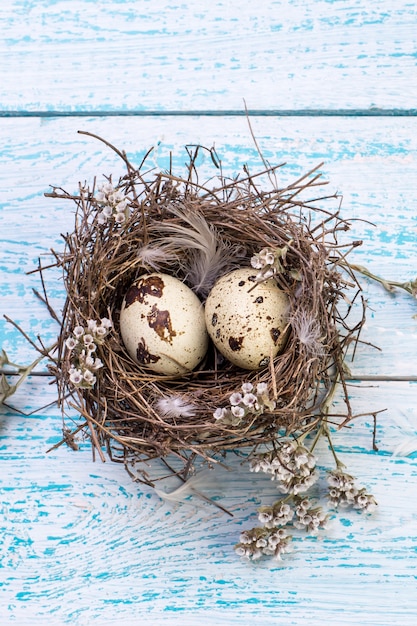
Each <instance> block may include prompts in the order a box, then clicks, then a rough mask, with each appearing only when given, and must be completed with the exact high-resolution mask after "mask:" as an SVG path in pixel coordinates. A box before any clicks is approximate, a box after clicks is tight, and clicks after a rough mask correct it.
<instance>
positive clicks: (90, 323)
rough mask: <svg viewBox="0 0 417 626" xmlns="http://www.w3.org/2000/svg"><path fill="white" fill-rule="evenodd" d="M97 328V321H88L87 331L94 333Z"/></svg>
mask: <svg viewBox="0 0 417 626" xmlns="http://www.w3.org/2000/svg"><path fill="white" fill-rule="evenodd" d="M96 328H97V322H96V320H87V330H88V332H90V333H94V332H95V330H96Z"/></svg>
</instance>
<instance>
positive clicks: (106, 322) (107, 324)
mask: <svg viewBox="0 0 417 626" xmlns="http://www.w3.org/2000/svg"><path fill="white" fill-rule="evenodd" d="M100 323H101V325H102V326H103V328H106V329H107V330H110V328H111V327H112V326H113V322H112V321H111V320H109V318H108V317H102V318H101V320H100Z"/></svg>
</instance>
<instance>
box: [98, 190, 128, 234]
mask: <svg viewBox="0 0 417 626" xmlns="http://www.w3.org/2000/svg"><path fill="white" fill-rule="evenodd" d="M96 200H97V202H98V203H99V205H100V206H101V211H100V213H99V214H98V215H97V221H98V223H99V224H105V223H106V222H107V221H108V220H109V219H110V218H111V217H113V218H114V221H115V222H116V223H117V224H123V223H124V222H125V221H126V220H127V218H128V217H129V199H128V198H127V197H126V196H125V194H124V193H123V192H122V191H120V190H119V189H116V188H115V187H114V186H113V185H112V183H111V182H107V183H104V184H103V185H100V187H99V188H98V192H97V194H96Z"/></svg>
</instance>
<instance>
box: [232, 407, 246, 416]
mask: <svg viewBox="0 0 417 626" xmlns="http://www.w3.org/2000/svg"><path fill="white" fill-rule="evenodd" d="M231 411H232V415H234V416H235V417H245V409H244V408H242V407H241V406H232V408H231Z"/></svg>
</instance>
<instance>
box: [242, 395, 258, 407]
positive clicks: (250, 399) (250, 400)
mask: <svg viewBox="0 0 417 626" xmlns="http://www.w3.org/2000/svg"><path fill="white" fill-rule="evenodd" d="M256 401H257V397H256V396H255V394H253V393H245V395H244V396H243V398H242V402H243V404H244V405H245V406H249V407H252V406H255V404H256Z"/></svg>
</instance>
